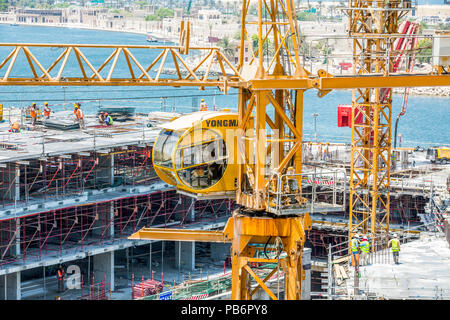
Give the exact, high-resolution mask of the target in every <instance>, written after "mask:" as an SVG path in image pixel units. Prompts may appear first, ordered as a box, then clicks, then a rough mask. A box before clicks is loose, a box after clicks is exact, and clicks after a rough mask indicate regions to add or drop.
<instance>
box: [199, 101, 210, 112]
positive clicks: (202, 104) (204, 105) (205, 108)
mask: <svg viewBox="0 0 450 320" xmlns="http://www.w3.org/2000/svg"><path fill="white" fill-rule="evenodd" d="M200 111H208V107H207V106H206V102H205V99H202V102H201V103H200Z"/></svg>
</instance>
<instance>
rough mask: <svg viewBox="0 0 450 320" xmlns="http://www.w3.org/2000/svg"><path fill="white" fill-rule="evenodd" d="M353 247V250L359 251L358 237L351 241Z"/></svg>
mask: <svg viewBox="0 0 450 320" xmlns="http://www.w3.org/2000/svg"><path fill="white" fill-rule="evenodd" d="M351 245H352V246H351V247H352V252H357V251H358V246H359V242H358V240H357V239H352V242H351Z"/></svg>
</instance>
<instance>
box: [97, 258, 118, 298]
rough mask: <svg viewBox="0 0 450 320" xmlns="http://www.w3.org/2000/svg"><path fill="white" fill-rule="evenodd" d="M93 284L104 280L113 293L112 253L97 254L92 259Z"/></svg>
mask: <svg viewBox="0 0 450 320" xmlns="http://www.w3.org/2000/svg"><path fill="white" fill-rule="evenodd" d="M93 258H94V259H93V260H94V261H93V264H94V268H93V270H94V276H95V282H100V281H103V280H104V279H105V275H106V282H109V283H110V284H111V286H110V287H111V291H114V251H111V252H105V253H101V254H97V255H95V256H94V257H93Z"/></svg>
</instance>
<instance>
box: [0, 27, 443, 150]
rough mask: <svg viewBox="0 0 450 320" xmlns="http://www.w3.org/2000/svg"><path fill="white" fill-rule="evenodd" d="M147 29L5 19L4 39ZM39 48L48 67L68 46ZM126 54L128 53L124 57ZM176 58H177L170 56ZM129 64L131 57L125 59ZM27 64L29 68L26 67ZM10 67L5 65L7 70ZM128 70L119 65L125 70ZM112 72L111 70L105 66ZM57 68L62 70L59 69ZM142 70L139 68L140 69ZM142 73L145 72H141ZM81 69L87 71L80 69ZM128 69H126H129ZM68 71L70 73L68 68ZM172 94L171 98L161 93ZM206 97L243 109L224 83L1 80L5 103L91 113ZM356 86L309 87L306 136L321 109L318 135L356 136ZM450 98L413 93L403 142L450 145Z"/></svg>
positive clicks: (115, 36)
mask: <svg viewBox="0 0 450 320" xmlns="http://www.w3.org/2000/svg"><path fill="white" fill-rule="evenodd" d="M145 40H146V37H145V35H138V34H132V33H119V32H109V31H95V30H85V29H69V28H55V27H29V26H19V27H16V26H9V25H0V42H3V43H6V42H10V43H77V44H80V43H83V44H129V45H145V44H147V42H146V41H145ZM10 51H11V48H4V47H0V61H3V59H4V58H5V57H6V56H7V55H8V54H9V52H10ZM53 51H54V52H51V53H49V51H48V50H46V51H45V52H44V51H39V50H38V49H32V52H33V53H34V54H35V55H36V57H37V58H38V59H39V60H40V61H42V63H43V64H44V66H45V67H48V66H49V65H50V63H51V61H52V60H54V59H55V58H56V57H57V56H58V55H59V54H60V53H61V52H62V49H58V50H53ZM83 52H84V53H85V54H86V56H88V58H89V59H90V60H91V62H92V63H93V64H94V65H95V66H98V65H100V64H101V63H102V62H103V60H104V59H105V58H106V57H107V56H108V55H109V53H111V52H112V51H110V52H109V53H107V54H105V53H104V52H102V53H101V54H99V53H98V50H92V49H85V50H83ZM159 52H160V51H154V52H152V51H150V50H145V51H142V52H139V50H137V51H133V54H134V55H135V56H136V58H138V59H139V60H141V59H142V60H143V61H150V62H151V61H152V60H153V59H154V58H155V57H156V56H157V55H158V54H159ZM18 59H23V60H22V61H20V60H18V62H21V63H19V64H17V66H21V67H18V68H16V69H13V70H12V73H11V76H14V75H15V76H20V75H22V76H23V75H24V74H27V75H29V74H30V72H31V71H30V70H29V67H27V63H26V58H25V56H23V54H22V56H21V57H20V58H18ZM122 59H124V58H122ZM170 61H171V60H170ZM122 63H123V65H125V62H124V61H122ZM25 67H26V68H25ZM71 69H72V70H76V69H77V70H78V67H77V62H76V58H75V56H74V55H72V57H71V58H70V59H69V62H68V64H67V70H68V71H70V70H71ZM4 70H5V68H3V70H2V71H0V76H3V74H4ZM125 71H126V70H119V71H118V73H117V74H114V75H121V73H122V74H123V73H124V72H125ZM105 72H106V71H105ZM54 73H57V70H55V71H54ZM136 73H138V70H136ZM138 74H139V73H138ZM80 75H81V74H80ZM123 75H125V74H123ZM63 76H64V74H63ZM161 97H166V98H161ZM201 98H204V99H205V101H206V103H207V105H208V107H209V108H210V109H211V108H212V107H213V106H215V107H216V108H230V109H235V110H236V109H237V101H238V97H237V91H236V90H233V89H231V90H230V91H229V92H228V95H223V93H221V92H220V91H219V90H218V89H215V88H209V89H208V88H207V89H206V90H204V91H201V90H199V89H198V88H172V87H66V88H63V87H46V86H27V87H14V86H0V103H3V105H4V106H5V107H10V106H16V107H25V106H28V105H30V104H31V103H32V102H36V103H38V105H42V104H43V102H44V101H48V102H49V104H51V105H54V109H55V110H62V109H63V105H64V101H65V102H66V107H67V109H68V110H70V109H71V108H72V105H73V102H77V101H80V102H82V105H83V109H84V110H85V112H86V113H94V112H96V111H97V108H98V106H99V105H102V106H111V105H115V106H134V107H136V110H137V111H138V112H149V111H159V110H161V108H164V109H165V110H166V111H171V110H172V109H176V110H177V111H180V112H190V111H192V110H193V109H196V110H198V105H199V102H200V99H201ZM351 98H352V95H351V92H350V91H338V90H335V91H332V92H331V93H329V94H328V95H326V96H325V97H323V98H318V97H317V91H315V90H314V91H313V90H309V91H307V92H305V95H304V118H303V119H304V127H303V128H304V135H305V140H309V139H313V137H314V121H313V117H312V114H313V113H319V114H320V115H319V117H318V118H317V132H318V138H319V140H321V141H334V142H350V131H351V130H350V129H349V128H338V127H337V106H338V105H340V104H351ZM401 103H402V95H395V96H394V104H393V117H392V118H393V121H395V117H396V115H397V114H398V113H399V112H400V110H401ZM449 114H450V98H448V97H446V98H445V97H426V96H410V97H409V100H408V109H407V112H406V115H405V116H403V117H402V118H401V120H400V122H399V129H398V133H401V134H402V135H403V139H402V146H417V145H422V146H428V145H430V144H433V145H450V135H449V132H450V130H449V129H450V116H449Z"/></svg>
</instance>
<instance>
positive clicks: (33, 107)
mask: <svg viewBox="0 0 450 320" xmlns="http://www.w3.org/2000/svg"><path fill="white" fill-rule="evenodd" d="M37 112H38V107H37V105H36V103H34V102H33V104H32V105H31V106H30V117H31V126H32V127H34V126H35V125H36V118H37Z"/></svg>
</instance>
